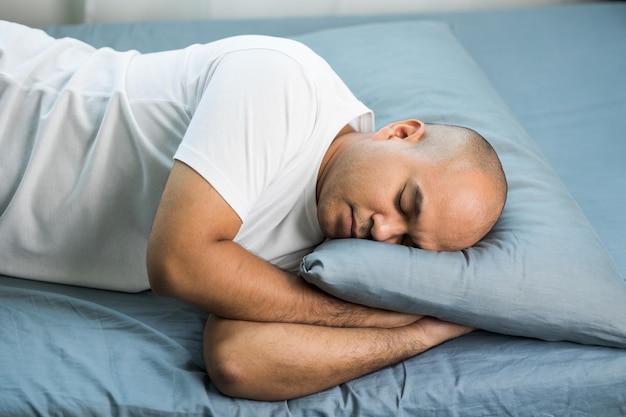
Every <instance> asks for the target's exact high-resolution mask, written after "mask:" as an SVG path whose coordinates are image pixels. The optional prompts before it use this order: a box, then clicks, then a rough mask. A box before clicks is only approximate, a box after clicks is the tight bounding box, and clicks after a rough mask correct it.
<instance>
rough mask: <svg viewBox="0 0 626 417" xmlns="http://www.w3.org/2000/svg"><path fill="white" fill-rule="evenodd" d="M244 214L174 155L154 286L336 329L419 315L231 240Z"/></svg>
mask: <svg viewBox="0 0 626 417" xmlns="http://www.w3.org/2000/svg"><path fill="white" fill-rule="evenodd" d="M240 227H241V220H240V219H239V217H238V216H237V214H236V213H235V211H234V210H233V209H232V208H231V207H230V206H229V205H228V203H226V201H225V200H224V199H223V198H222V197H221V196H220V194H219V193H217V191H215V189H213V187H212V186H211V185H210V184H209V183H208V182H207V181H205V180H204V179H203V178H202V177H201V176H200V175H199V174H198V173H197V172H196V171H194V170H193V169H192V168H190V167H188V166H187V165H185V164H184V163H182V162H179V161H175V163H174V167H173V169H172V171H171V174H170V177H169V179H168V182H167V185H166V187H165V190H164V192H163V196H162V198H161V203H160V205H159V208H158V210H157V214H156V217H155V221H154V225H153V229H152V233H151V235H150V239H149V242H148V253H147V266H148V274H149V277H150V285H151V287H152V289H153V291H155V292H156V293H157V294H160V295H166V296H172V297H176V298H178V299H181V300H183V301H186V302H188V303H190V304H193V305H195V306H198V307H200V308H202V309H204V310H205V311H208V312H211V313H214V314H216V315H218V316H221V317H224V318H230V319H237V320H250V321H259V322H291V323H307V324H319V325H325V326H333V327H396V326H403V325H406V324H408V323H411V322H413V321H415V319H416V317H414V316H411V315H406V314H400V313H394V312H389V311H385V310H377V309H372V308H367V307H364V306H360V305H355V304H350V303H347V302H344V301H341V300H339V299H336V298H334V297H331V296H329V295H327V294H325V293H322V292H321V291H319V290H317V289H315V288H313V287H311V286H309V285H308V284H306V283H305V282H304V281H303V280H302V279H300V278H299V277H297V276H294V275H292V274H289V273H287V272H285V271H282V270H280V269H278V268H276V267H274V266H273V265H271V264H270V263H268V262H266V261H264V260H262V259H260V258H259V257H257V256H255V255H254V254H252V253H250V252H248V251H247V250H245V249H244V248H243V247H241V246H239V245H238V244H236V243H234V242H233V239H234V237H235V235H236V234H237V232H238V231H239V228H240Z"/></svg>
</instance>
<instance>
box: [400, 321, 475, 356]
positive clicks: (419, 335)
mask: <svg viewBox="0 0 626 417" xmlns="http://www.w3.org/2000/svg"><path fill="white" fill-rule="evenodd" d="M409 327H413V329H414V330H415V333H416V339H417V341H418V343H420V344H421V345H423V346H422V347H423V350H427V349H430V348H431V347H434V346H437V345H439V344H441V343H443V342H446V341H448V340H451V339H454V338H457V337H459V336H463V335H464V334H467V333H470V332H472V331H474V330H476V329H475V328H473V327H469V326H464V325H461V324H456V323H450V322H447V321H443V320H439V319H436V318H434V317H423V318H421V319H419V320H417V321H415V322H414V323H412V324H410V325H409Z"/></svg>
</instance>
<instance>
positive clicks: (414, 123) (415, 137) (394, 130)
mask: <svg viewBox="0 0 626 417" xmlns="http://www.w3.org/2000/svg"><path fill="white" fill-rule="evenodd" d="M425 130H426V124H425V123H424V122H422V121H420V120H417V119H408V120H402V121H399V122H394V123H391V124H388V125H387V126H385V127H383V128H382V129H381V130H380V131H379V132H378V133H379V134H380V138H381V139H393V138H400V139H408V140H411V141H415V142H417V141H419V140H420V139H421V138H422V137H423V136H424V131H425Z"/></svg>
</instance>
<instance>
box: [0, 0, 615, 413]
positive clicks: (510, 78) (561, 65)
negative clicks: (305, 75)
mask: <svg viewBox="0 0 626 417" xmlns="http://www.w3.org/2000/svg"><path fill="white" fill-rule="evenodd" d="M625 6H626V5H624V4H623V3H611V4H594V5H585V6H562V7H556V8H547V9H531V10H523V11H506V12H475V13H456V14H443V15H424V16H412V17H411V18H428V19H432V18H436V19H438V20H442V21H447V22H450V23H451V24H452V25H453V27H454V30H455V33H456V34H457V36H458V37H459V39H460V40H461V41H462V42H463V43H464V45H465V46H466V48H467V49H468V50H469V51H470V53H471V54H472V55H473V57H474V58H475V59H476V61H477V62H478V63H479V64H480V66H481V67H482V68H483V70H484V71H485V73H486V74H487V75H488V77H489V78H490V79H491V81H492V82H493V84H494V86H496V88H497V89H498V90H499V92H500V93H501V95H502V96H503V97H504V98H505V100H506V101H507V103H508V104H509V105H510V106H511V108H512V109H513V111H514V112H515V113H516V115H517V116H518V117H519V118H520V120H521V121H522V123H523V124H524V125H525V126H526V127H527V128H528V130H529V132H530V133H531V136H532V137H534V139H535V140H536V141H537V142H538V144H539V145H540V147H542V149H543V151H544V152H545V154H546V156H547V158H548V159H549V160H550V161H551V162H552V164H553V165H554V166H555V168H556V170H557V171H558V172H559V174H560V175H561V177H562V178H563V180H564V182H565V183H566V185H567V186H568V188H569V189H570V191H571V192H572V193H573V194H574V196H575V197H576V198H577V200H578V201H579V203H580V205H581V207H582V208H583V210H584V211H585V213H586V215H587V217H588V218H589V219H590V221H591V223H592V224H593V225H594V227H595V228H596V230H597V231H598V233H599V235H600V237H601V238H602V240H603V241H604V242H605V244H606V245H607V247H608V249H609V251H610V252H611V253H612V255H613V257H614V259H615V261H616V263H617V265H618V267H619V269H620V270H621V272H622V275H624V272H625V271H626V260H625V259H624V258H625V257H626V256H625V254H626V237H625V236H626V233H624V231H626V230H625V229H626V224H625V223H626V222H625V221H624V219H623V214H622V213H623V210H621V209H620V207H621V206H623V203H624V198H625V197H624V195H623V193H620V192H615V190H620V189H621V190H623V189H626V188H624V185H625V184H624V181H625V178H626V175H625V174H626V172H625V171H624V167H623V163H622V161H623V158H624V156H626V141H624V140H620V138H623V132H624V131H625V129H624V128H625V127H626V126H624V123H626V122H625V121H624V118H623V116H622V115H623V114H625V110H626V90H625V88H626V87H625V83H624V80H623V74H624V69H625V68H626V54H620V52H622V49H623V48H624V44H626V43H625V42H619V41H620V40H622V41H623V40H624V39H626V24H624V23H626V7H625ZM407 18H408V17H407V16H396V17H392V16H386V17H384V18H382V19H383V20H386V21H390V20H391V21H393V20H394V19H397V20H406V19H407ZM373 20H380V18H374V17H355V18H316V19H293V20H290V19H288V20H280V21H278V20H270V21H260V20H259V21H251V22H245V21H244V22H237V23H236V24H234V23H233V22H211V23H202V22H193V23H188V22H185V23H172V22H170V23H149V24H123V25H104V26H75V27H58V28H50V29H49V32H50V33H51V34H53V35H54V36H63V35H66V34H67V35H71V36H76V37H79V38H81V39H84V40H86V41H88V42H91V43H94V44H96V45H97V46H102V45H112V46H115V47H117V48H119V49H127V48H138V49H140V50H143V51H149V50H156V49H168V48H176V47H180V46H184V45H186V44H189V43H191V42H194V41H199V42H207V41H210V40H213V39H217V38H219V37H223V36H229V35H234V34H239V33H264V34H272V35H281V36H293V35H297V34H300V33H304V32H308V31H312V30H317V29H323V28H327V27H336V26H345V25H354V24H359V23H364V22H367V21H373ZM538 60H539V61H538ZM620 74H621V75H620ZM620 134H621V136H620ZM590 138H593V140H590ZM619 187H621V188H619ZM0 298H1V301H0V320H1V322H2V323H3V326H1V328H0V370H1V372H2V378H0V415H11V416H30V415H37V414H43V415H80V416H91V415H94V416H95V415H116V416H142V415H150V416H172V415H209V416H210V415H215V416H223V415H232V416H235V415H244V416H245V415H277V416H282V415H289V416H290V415H293V416H309V415H358V416H385V415H389V416H395V415H401V414H402V413H405V414H406V415H416V416H420V415H428V416H432V415H441V416H455V415H463V416H479V415H563V414H567V415H589V416H592V415H593V416H597V415H603V416H617V415H623V414H626V351H624V350H620V349H613V348H605V347H596V346H582V345H578V344H574V343H566V342H543V341H538V340H534V339H527V338H518V337H511V336H502V335H498V334H494V333H488V332H484V331H477V332H474V333H472V334H469V335H466V336H464V337H462V338H459V339H456V340H453V341H450V342H448V343H445V344H443V345H441V346H439V347H437V348H435V349H432V350H430V351H428V352H426V353H424V354H422V355H419V356H417V357H415V358H412V359H409V360H406V361H404V362H401V363H399V364H397V365H395V366H391V367H388V368H385V369H383V370H381V371H378V372H375V373H373V374H370V375H367V376H364V377H362V378H359V379H356V380H354V381H351V382H348V383H346V384H342V385H340V386H338V387H335V388H332V389H330V390H327V391H324V392H321V393H318V394H314V395H310V396H307V397H303V398H299V399H295V400H290V401H282V402H275V403H264V402H256V401H249V400H236V399H231V398H228V397H225V396H222V395H221V394H219V393H218V392H217V391H216V390H215V388H214V387H213V386H212V384H211V382H210V380H209V379H208V377H207V376H206V374H205V371H204V367H203V364H202V355H201V348H202V346H201V341H202V330H203V325H204V320H205V318H206V314H205V313H204V312H201V311H199V310H197V309H195V308H193V307H191V306H188V305H186V304H184V303H181V302H178V301H176V300H170V299H163V298H159V297H156V296H155V295H153V294H152V293H150V292H144V293H140V294H122V293H115V292H108V291H100V290H93V289H86V288H78V287H68V286H62V285H55V284H46V283H42V282H34V281H27V280H18V279H14V278H9V277H0ZM260 383H262V382H260Z"/></svg>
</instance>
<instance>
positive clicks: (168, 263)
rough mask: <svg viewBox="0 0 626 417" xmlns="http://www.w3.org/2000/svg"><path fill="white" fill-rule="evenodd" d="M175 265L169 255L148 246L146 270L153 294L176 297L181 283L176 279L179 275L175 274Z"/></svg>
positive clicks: (151, 245)
mask: <svg viewBox="0 0 626 417" xmlns="http://www.w3.org/2000/svg"><path fill="white" fill-rule="evenodd" d="M176 264H177V262H176V260H175V259H174V256H173V255H172V254H171V253H169V252H168V251H164V250H159V249H158V248H157V247H155V245H153V244H148V251H147V254H146V268H147V272H148V281H149V283H150V289H151V290H152V292H153V293H155V294H156V295H158V296H161V297H177V293H178V291H179V288H180V284H181V283H180V282H179V280H178V279H177V277H179V276H180V274H179V273H177V272H176V270H177V268H176Z"/></svg>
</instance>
